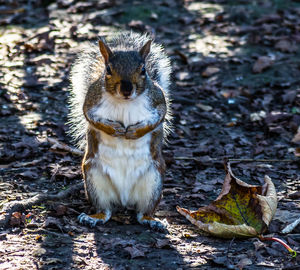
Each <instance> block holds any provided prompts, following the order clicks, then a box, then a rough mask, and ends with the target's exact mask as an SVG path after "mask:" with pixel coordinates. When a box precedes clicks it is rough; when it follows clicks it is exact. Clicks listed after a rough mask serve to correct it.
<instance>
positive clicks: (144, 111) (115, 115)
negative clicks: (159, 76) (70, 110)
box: [92, 90, 157, 206]
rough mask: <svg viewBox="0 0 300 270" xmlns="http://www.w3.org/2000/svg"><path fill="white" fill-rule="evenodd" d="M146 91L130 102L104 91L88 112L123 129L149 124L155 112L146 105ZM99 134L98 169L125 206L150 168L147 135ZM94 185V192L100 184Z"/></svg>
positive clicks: (148, 136) (149, 135) (149, 137)
mask: <svg viewBox="0 0 300 270" xmlns="http://www.w3.org/2000/svg"><path fill="white" fill-rule="evenodd" d="M146 92H147V90H146V91H145V92H144V93H143V94H141V95H140V96H138V97H136V98H135V99H134V100H120V99H117V98H115V97H113V96H112V95H110V94H109V93H106V92H105V93H103V96H102V99H101V102H100V104H99V105H98V106H95V108H94V109H93V110H92V113H93V114H94V116H95V117H96V118H97V117H99V118H104V119H109V120H113V121H120V122H122V123H123V124H124V126H125V127H127V126H129V125H134V124H136V123H138V122H141V121H147V120H148V121H149V120H151V119H152V118H153V117H155V116H156V115H155V114H157V112H155V111H154V110H153V108H152V109H151V106H149V101H148V98H147V93H146ZM100 135H101V139H100V144H99V149H98V151H99V152H98V158H99V161H100V162H99V164H98V166H99V167H100V169H101V171H102V173H103V174H105V175H107V176H108V178H109V179H110V181H111V183H112V184H113V186H114V187H115V189H116V192H117V194H118V197H119V198H118V200H119V201H120V203H121V204H122V205H123V206H126V205H127V204H130V198H133V197H134V196H135V194H133V193H134V191H133V190H134V187H135V185H136V183H137V182H138V181H139V180H141V178H142V177H144V176H145V175H146V173H147V171H149V168H150V167H151V166H152V165H153V162H152V157H151V154H150V140H151V132H150V133H148V134H146V135H145V136H143V137H141V138H139V139H137V140H126V139H124V138H116V137H112V136H110V135H107V134H106V133H104V132H102V131H100ZM153 178H154V176H153ZM95 185H96V186H97V187H98V190H100V189H101V188H102V183H100V182H99V183H95ZM132 192H133V193H132ZM135 192H136V191H135ZM99 196H100V195H99ZM149 196H150V195H149Z"/></svg>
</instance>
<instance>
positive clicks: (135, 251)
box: [124, 247, 145, 259]
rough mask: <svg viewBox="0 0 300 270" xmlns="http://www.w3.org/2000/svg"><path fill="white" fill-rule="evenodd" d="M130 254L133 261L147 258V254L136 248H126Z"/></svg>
mask: <svg viewBox="0 0 300 270" xmlns="http://www.w3.org/2000/svg"><path fill="white" fill-rule="evenodd" d="M124 250H126V251H127V252H128V253H129V254H130V257H131V259H134V258H138V257H145V253H144V252H143V251H141V250H139V249H137V248H136V247H126V248H124Z"/></svg>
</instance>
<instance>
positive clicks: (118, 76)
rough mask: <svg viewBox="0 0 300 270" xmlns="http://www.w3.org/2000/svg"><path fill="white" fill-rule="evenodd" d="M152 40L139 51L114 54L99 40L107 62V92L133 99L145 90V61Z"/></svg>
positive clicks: (116, 52)
mask: <svg viewBox="0 0 300 270" xmlns="http://www.w3.org/2000/svg"><path fill="white" fill-rule="evenodd" d="M150 47H151V40H149V41H147V42H146V43H145V44H144V46H142V47H141V49H140V50H139V51H115V52H112V51H111V50H110V48H109V47H108V46H107V44H106V43H105V42H103V41H102V40H99V48H100V52H101V54H102V56H103V59H104V61H105V67H106V69H105V71H104V73H105V87H106V91H108V92H109V93H111V94H112V95H114V96H116V97H119V98H122V99H133V98H135V97H136V96H138V95H140V94H141V93H142V92H143V91H144V90H145V83H146V78H147V71H146V66H145V60H146V57H147V55H148V54H149V52H150Z"/></svg>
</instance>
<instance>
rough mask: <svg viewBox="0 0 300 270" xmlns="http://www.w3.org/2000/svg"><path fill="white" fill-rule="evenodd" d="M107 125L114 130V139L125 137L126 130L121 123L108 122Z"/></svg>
mask: <svg viewBox="0 0 300 270" xmlns="http://www.w3.org/2000/svg"><path fill="white" fill-rule="evenodd" d="M107 122H108V123H107V124H108V125H109V126H110V127H112V128H113V129H114V131H115V132H114V133H112V134H111V136H113V137H122V136H125V133H126V129H125V127H124V125H123V124H122V123H121V122H118V121H112V120H107Z"/></svg>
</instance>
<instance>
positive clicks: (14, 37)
mask: <svg viewBox="0 0 300 270" xmlns="http://www.w3.org/2000/svg"><path fill="white" fill-rule="evenodd" d="M20 40H22V33H21V32H18V33H17V32H16V31H14V30H12V29H10V30H7V31H4V32H2V33H1V36H0V44H12V43H17V42H19V41H20Z"/></svg>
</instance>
